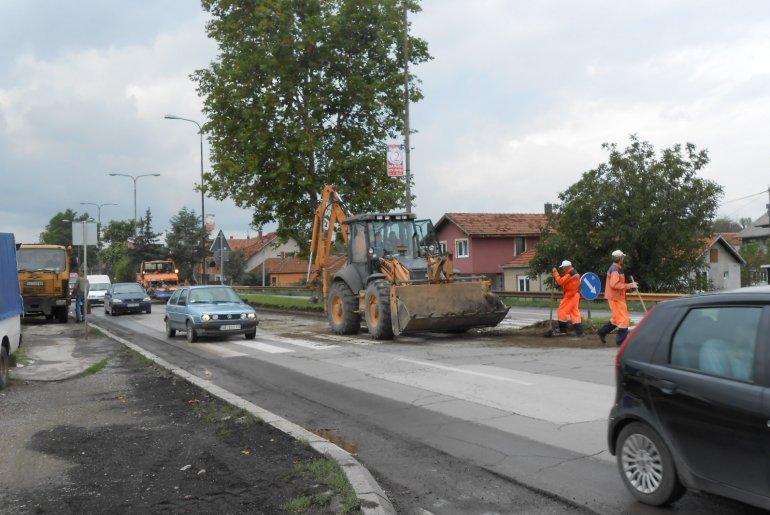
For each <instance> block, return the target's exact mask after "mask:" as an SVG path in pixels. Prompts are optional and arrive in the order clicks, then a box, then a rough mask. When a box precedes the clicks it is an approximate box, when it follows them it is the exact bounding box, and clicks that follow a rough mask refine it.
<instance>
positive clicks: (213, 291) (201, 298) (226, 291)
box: [190, 287, 243, 304]
mask: <svg viewBox="0 0 770 515" xmlns="http://www.w3.org/2000/svg"><path fill="white" fill-rule="evenodd" d="M202 302H210V303H214V304H216V303H218V302H243V301H242V300H241V298H240V297H239V296H238V294H237V293H235V290H233V289H232V288H221V287H217V288H195V289H194V290H190V304H192V303H202Z"/></svg>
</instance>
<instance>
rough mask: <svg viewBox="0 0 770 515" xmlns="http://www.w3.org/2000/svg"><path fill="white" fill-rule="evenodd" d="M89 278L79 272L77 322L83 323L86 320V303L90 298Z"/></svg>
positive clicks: (76, 302) (76, 285)
mask: <svg viewBox="0 0 770 515" xmlns="http://www.w3.org/2000/svg"><path fill="white" fill-rule="evenodd" d="M88 287H89V284H88V278H87V277H86V276H85V275H83V272H82V271H81V272H78V280H77V281H75V322H82V321H83V320H85V319H86V316H85V303H86V299H87V298H88Z"/></svg>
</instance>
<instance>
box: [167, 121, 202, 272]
mask: <svg viewBox="0 0 770 515" xmlns="http://www.w3.org/2000/svg"><path fill="white" fill-rule="evenodd" d="M163 118H165V119H166V120H182V121H185V122H190V123H194V124H195V125H197V126H198V134H199V135H200V139H201V282H202V283H203V284H206V208H205V201H204V198H205V195H204V192H203V182H204V179H203V127H201V124H199V123H198V122H196V121H195V120H191V119H189V118H182V117H181V116H175V115H173V114H167V115H166V116H164V117H163Z"/></svg>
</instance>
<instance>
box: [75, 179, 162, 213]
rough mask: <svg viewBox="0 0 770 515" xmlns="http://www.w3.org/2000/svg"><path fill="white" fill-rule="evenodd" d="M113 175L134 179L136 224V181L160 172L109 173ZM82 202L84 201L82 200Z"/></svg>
mask: <svg viewBox="0 0 770 515" xmlns="http://www.w3.org/2000/svg"><path fill="white" fill-rule="evenodd" d="M109 175H110V176H112V177H116V176H118V175H120V176H122V177H128V178H129V179H131V180H132V181H134V225H136V181H138V180H139V179H141V178H142V177H159V176H160V174H159V173H143V174H141V175H129V174H127V173H111V174H109ZM81 203H82V202H81Z"/></svg>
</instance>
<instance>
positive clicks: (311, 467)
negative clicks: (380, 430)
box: [294, 457, 360, 513]
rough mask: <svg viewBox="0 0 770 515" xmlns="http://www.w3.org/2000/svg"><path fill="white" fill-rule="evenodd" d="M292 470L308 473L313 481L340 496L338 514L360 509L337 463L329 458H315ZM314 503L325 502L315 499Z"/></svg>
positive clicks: (299, 464) (354, 494)
mask: <svg viewBox="0 0 770 515" xmlns="http://www.w3.org/2000/svg"><path fill="white" fill-rule="evenodd" d="M294 469H295V470H296V471H297V472H299V473H309V474H310V475H311V476H312V477H313V479H314V480H315V481H317V482H318V483H320V484H322V485H326V486H328V487H329V488H331V489H332V490H333V491H334V493H336V494H337V495H339V496H341V498H342V505H341V506H340V513H353V512H355V511H357V510H359V509H360V503H359V502H358V498H357V497H356V493H355V491H354V490H353V487H351V486H350V483H348V480H347V478H345V473H344V472H343V471H342V468H341V467H340V465H339V463H337V462H336V461H334V460H333V459H331V458H327V457H323V458H316V459H314V460H311V461H309V462H305V463H302V462H300V463H297V464H296V465H294ZM315 500H316V502H318V501H319V500H320V502H325V501H324V500H323V499H315Z"/></svg>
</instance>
